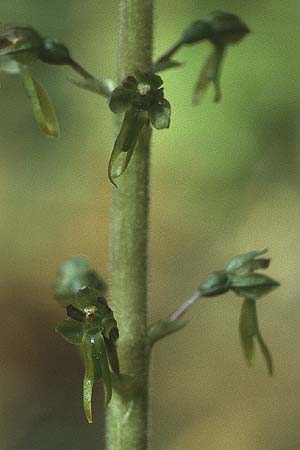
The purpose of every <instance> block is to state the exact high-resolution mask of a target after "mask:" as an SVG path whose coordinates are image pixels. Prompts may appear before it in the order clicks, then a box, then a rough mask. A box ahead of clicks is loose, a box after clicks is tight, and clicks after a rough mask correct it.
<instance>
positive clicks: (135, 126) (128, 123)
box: [108, 108, 147, 186]
mask: <svg viewBox="0 0 300 450" xmlns="http://www.w3.org/2000/svg"><path fill="white" fill-rule="evenodd" d="M146 122H147V113H146V111H141V110H136V109H134V108H129V109H128V110H127V111H126V113H125V116H124V120H123V123H122V126H121V130H120V132H119V134H118V136H117V138H116V141H115V144H114V147H113V151H112V154H111V157H110V160H109V164H108V178H109V179H110V181H111V182H112V184H114V185H115V186H116V184H115V182H114V178H118V177H119V176H121V175H122V174H123V173H124V172H125V170H126V169H127V167H128V164H129V162H130V159H131V157H132V155H133V151H134V149H135V146H136V144H137V141H138V138H139V135H140V133H141V131H142V129H143V127H144V125H145V123H146Z"/></svg>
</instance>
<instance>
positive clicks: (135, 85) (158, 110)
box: [109, 71, 171, 129]
mask: <svg viewBox="0 0 300 450" xmlns="http://www.w3.org/2000/svg"><path fill="white" fill-rule="evenodd" d="M162 85H163V81H162V79H161V77H160V76H158V75H156V74H154V73H152V72H139V71H137V72H136V73H135V76H132V75H130V76H128V77H127V78H125V80H124V81H123V82H122V83H121V84H120V85H119V86H118V87H116V89H115V90H114V91H113V93H112V95H111V98H110V102H109V107H110V109H111V110H112V112H114V113H115V114H117V113H122V112H126V111H127V110H128V109H129V108H133V109H134V110H136V111H146V112H148V115H149V119H150V121H151V123H152V125H153V126H154V128H157V129H162V128H168V127H169V126H170V114H171V107H170V104H169V102H168V101H167V100H166V99H165V98H164V90H163V88H162Z"/></svg>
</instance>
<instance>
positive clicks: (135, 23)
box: [107, 0, 153, 450]
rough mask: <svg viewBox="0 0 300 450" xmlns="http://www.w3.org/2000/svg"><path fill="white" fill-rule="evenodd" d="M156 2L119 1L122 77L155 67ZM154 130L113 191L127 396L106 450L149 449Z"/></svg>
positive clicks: (115, 406)
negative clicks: (149, 252)
mask: <svg viewBox="0 0 300 450" xmlns="http://www.w3.org/2000/svg"><path fill="white" fill-rule="evenodd" d="M152 16H153V0H120V37H119V56H118V75H119V79H122V78H123V77H124V76H125V75H128V74H132V73H133V71H134V70H135V69H139V70H148V69H149V68H150V67H151V63H152V20H153V19H152ZM150 134H151V133H150V128H149V127H148V128H147V127H146V129H145V130H144V131H143V134H142V136H141V137H140V139H139V142H138V144H137V146H136V149H135V152H134V156H133V158H132V160H131V162H130V164H129V167H128V169H127V170H126V172H125V174H123V175H122V176H121V177H120V178H119V179H118V185H119V187H118V188H117V189H114V198H113V230H112V234H113V235H112V278H111V296H112V305H113V310H114V314H115V317H116V319H117V322H118V327H119V331H120V338H119V340H118V355H119V360H120V370H121V373H123V374H125V375H126V376H129V377H130V382H129V388H128V390H127V391H126V393H121V392H116V391H114V393H113V397H112V400H111V403H110V405H109V407H108V410H107V450H145V449H146V448H147V440H148V439H147V417H148V367H149V349H148V345H147V340H146V335H147V240H148V208H149V181H148V180H149V153H150Z"/></svg>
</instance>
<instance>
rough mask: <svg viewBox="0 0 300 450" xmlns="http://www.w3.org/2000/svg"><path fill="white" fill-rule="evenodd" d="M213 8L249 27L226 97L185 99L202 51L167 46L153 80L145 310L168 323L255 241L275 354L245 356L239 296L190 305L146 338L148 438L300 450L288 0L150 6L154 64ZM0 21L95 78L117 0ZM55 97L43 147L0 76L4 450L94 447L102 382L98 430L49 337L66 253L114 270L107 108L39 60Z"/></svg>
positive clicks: (293, 84)
mask: <svg viewBox="0 0 300 450" xmlns="http://www.w3.org/2000/svg"><path fill="white" fill-rule="evenodd" d="M215 9H223V10H228V11H232V12H235V13H237V14H239V15H240V16H241V17H242V18H243V19H244V20H245V21H246V22H247V24H248V25H249V27H250V28H251V30H252V34H251V35H249V36H247V38H246V39H245V40H244V41H243V42H242V43H241V44H240V45H239V46H236V47H232V48H230V49H229V51H228V54H227V57H226V60H225V63H224V67H223V74H222V89H223V100H222V102H221V103H220V104H219V105H215V104H214V103H213V102H212V97H213V93H212V91H211V90H210V91H209V92H208V93H207V95H206V97H205V99H204V100H203V102H202V104H201V105H199V106H198V107H193V106H192V105H191V92H192V88H193V85H194V82H195V78H196V74H197V72H198V70H199V67H200V66H201V64H202V63H203V62H204V60H205V57H206V55H207V54H208V52H209V46H208V45H206V44H202V45H198V46H194V47H189V48H188V47H186V48H184V49H182V50H181V51H180V53H178V59H179V60H181V61H185V62H186V64H185V66H184V67H183V68H182V69H180V70H173V71H169V72H167V73H165V74H164V76H163V78H164V81H165V95H166V97H167V98H168V99H169V100H170V102H171V104H172V108H173V113H172V125H171V128H170V130H164V131H161V132H155V133H154V136H153V159H152V182H151V191H152V200H151V239H150V252H149V253H150V268H151V270H150V278H149V281H150V282H149V287H150V297H151V305H150V315H151V320H152V321H154V320H158V319H159V318H162V317H165V316H166V315H167V314H169V313H170V312H171V311H172V310H174V308H175V307H176V306H177V305H179V304H180V303H181V302H182V301H183V300H184V299H186V298H187V297H188V296H189V295H190V294H191V293H192V292H193V291H194V289H195V288H196V287H197V285H198V283H199V281H200V280H201V279H202V278H203V277H204V276H205V275H206V274H207V273H208V272H210V271H212V270H216V269H221V268H223V267H224V265H225V264H226V262H227V261H228V260H229V259H230V258H231V257H232V256H234V255H236V254H239V253H243V252H246V251H249V250H253V249H261V248H263V247H265V246H268V247H269V249H270V255H271V257H272V265H271V267H270V269H269V274H270V275H271V276H273V277H274V278H276V279H278V280H280V282H281V283H282V286H281V288H280V289H278V290H276V291H275V292H274V293H273V294H271V295H269V296H268V297H266V298H265V299H263V300H261V301H260V302H259V305H258V313H259V320H260V326H261V329H262V333H263V335H264V337H265V339H266V341H267V343H268V344H269V346H270V348H271V350H272V353H273V357H274V360H275V376H274V377H273V378H269V377H268V376H267V373H266V369H265V366H264V362H263V360H262V358H261V355H260V354H259V353H258V354H257V355H256V356H257V358H256V362H255V367H254V368H253V369H248V368H247V367H246V364H245V362H244V359H243V356H242V353H241V349H240V343H239V336H238V318H239V311H240V307H241V300H240V299H238V298H236V297H234V296H233V295H229V294H228V295H226V296H222V297H219V298H216V299H206V300H203V301H201V302H199V304H197V305H196V306H195V307H194V309H193V311H192V312H191V316H192V317H193V320H192V322H191V324H190V325H189V327H188V328H187V329H185V330H184V331H182V332H181V333H180V334H178V335H176V336H175V335H174V336H173V337H172V338H171V337H170V338H168V339H166V340H165V341H163V342H161V343H160V344H159V345H157V347H156V348H155V351H154V354H153V364H152V378H151V393H152V404H151V414H152V448H153V449H155V450H171V449H172V450H182V449H184V448H189V449H190V450H198V449H203V450H204V449H205V450H299V446H300V345H299V344H300V307H299V286H300V277H299V275H300V273H299V260H300V201H299V198H300V183H299V180H300V149H299V142H300V132H299V130H300V127H299V121H300V89H299V88H300V80H299V68H300V65H299V54H300V53H299V52H300V40H299V38H298V33H299V22H300V6H299V2H298V1H296V0H285V1H279V0H272V1H271V0H248V1H241V0H236V1H234V0H228V1H225V0H224V1H215V0H209V1H208V0H201V1H196V0H185V1H179V0H173V1H172V2H170V1H167V0H160V1H157V2H156V7H155V24H156V31H155V56H156V57H157V56H159V54H161V53H162V52H163V51H164V50H166V49H167V47H168V46H169V45H170V44H172V43H173V42H174V41H175V40H176V39H177V38H178V36H179V34H180V32H181V31H182V30H183V29H184V27H186V26H187V25H188V24H189V23H190V22H191V21H193V20H195V19H196V18H200V17H202V16H204V15H206V14H207V13H208V12H210V11H212V10H215ZM0 11H1V22H4V23H10V22H15V23H18V24H31V25H32V26H34V27H36V28H37V29H38V30H40V32H41V33H43V34H44V35H47V36H50V37H57V38H58V39H60V40H62V41H63V42H65V43H66V44H67V45H68V46H69V48H70V49H71V51H72V54H73V55H74V57H75V59H77V60H78V61H79V62H81V63H82V64H83V65H84V66H85V67H86V68H87V69H89V70H90V71H91V72H92V73H94V74H95V75H96V76H99V77H105V78H107V77H114V73H115V61H116V47H117V22H118V2H117V0H103V1H101V0H89V1H87V2H82V1H78V0H64V1H61V0H52V1H51V2H50V1H46V0H23V1H20V0H2V2H1V7H0ZM34 74H35V76H36V77H37V78H38V79H39V80H40V81H41V82H42V83H43V85H44V86H45V87H46V89H47V91H48V92H49V94H50V95H51V97H52V99H53V102H54V103H55V106H56V109H57V113H58V116H59V120H60V124H61V129H62V133H61V138H60V139H59V140H57V141H51V140H46V139H45V138H44V137H43V136H42V135H41V133H40V132H39V130H38V129H37V127H36V125H35V123H34V121H33V117H32V113H31V106H30V102H29V100H28V98H27V97H26V94H25V92H24V90H23V88H22V84H21V81H20V80H19V79H18V77H16V76H8V75H5V74H1V88H0V95H1V108H0V152H1V157H0V160H1V163H0V210H1V220H0V230H1V231H0V266H1V267H0V284H1V291H0V292H1V327H0V355H1V356H0V358H1V370H0V386H1V389H0V448H1V449H3V450H27V449H30V450H40V449H43V450H87V449H89V450H96V449H97V450H100V449H102V448H104V443H103V436H104V424H103V422H104V420H103V410H102V408H101V406H99V405H101V404H102V400H103V399H102V393H101V389H99V390H98V391H97V390H96V392H95V397H96V400H95V413H94V416H95V423H94V424H93V425H92V426H91V425H87V423H86V421H85V418H84V415H83V411H82V407H81V382H82V381H81V380H82V366H81V362H80V358H79V356H78V354H77V352H76V350H75V349H74V348H73V347H72V346H70V345H68V344H66V343H65V342H63V340H62V339H61V338H60V337H59V336H58V335H56V334H55V332H54V327H55V325H56V323H57V322H58V321H59V320H61V319H62V318H63V317H64V311H63V310H62V309H61V308H60V307H59V305H58V304H57V303H56V302H55V301H54V300H53V295H52V287H53V282H54V280H55V276H56V272H57V269H58V268H59V266H60V265H61V263H62V262H63V261H64V260H65V259H66V258H68V257H69V256H71V255H77V254H84V255H88V256H89V258H90V260H91V263H92V265H93V267H94V268H96V269H97V270H98V271H99V272H101V274H102V275H103V276H104V277H105V278H106V279H109V271H110V244H109V241H110V229H111V192H112V187H111V185H110V183H109V182H108V180H107V175H106V173H107V162H108V159H109V155H110V151H111V148H112V125H111V115H110V113H109V111H108V109H107V106H106V104H105V101H104V100H103V99H102V98H100V97H97V96H96V95H93V94H92V93H89V92H85V91H81V90H79V89H77V88H76V87H74V86H73V85H71V84H70V83H69V82H68V81H67V80H66V77H67V76H68V75H70V74H71V73H70V71H68V69H66V68H63V67H61V68H57V67H50V66H46V65H42V64H41V63H40V64H36V65H35V67H34Z"/></svg>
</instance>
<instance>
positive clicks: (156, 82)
mask: <svg viewBox="0 0 300 450" xmlns="http://www.w3.org/2000/svg"><path fill="white" fill-rule="evenodd" d="M135 75H136V77H137V79H138V81H139V82H140V83H143V84H148V85H149V86H150V88H151V89H153V90H156V89H159V88H160V87H161V86H162V85H163V80H162V79H161V77H160V76H159V75H156V74H155V73H153V72H141V71H139V70H137V71H136V72H135Z"/></svg>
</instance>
